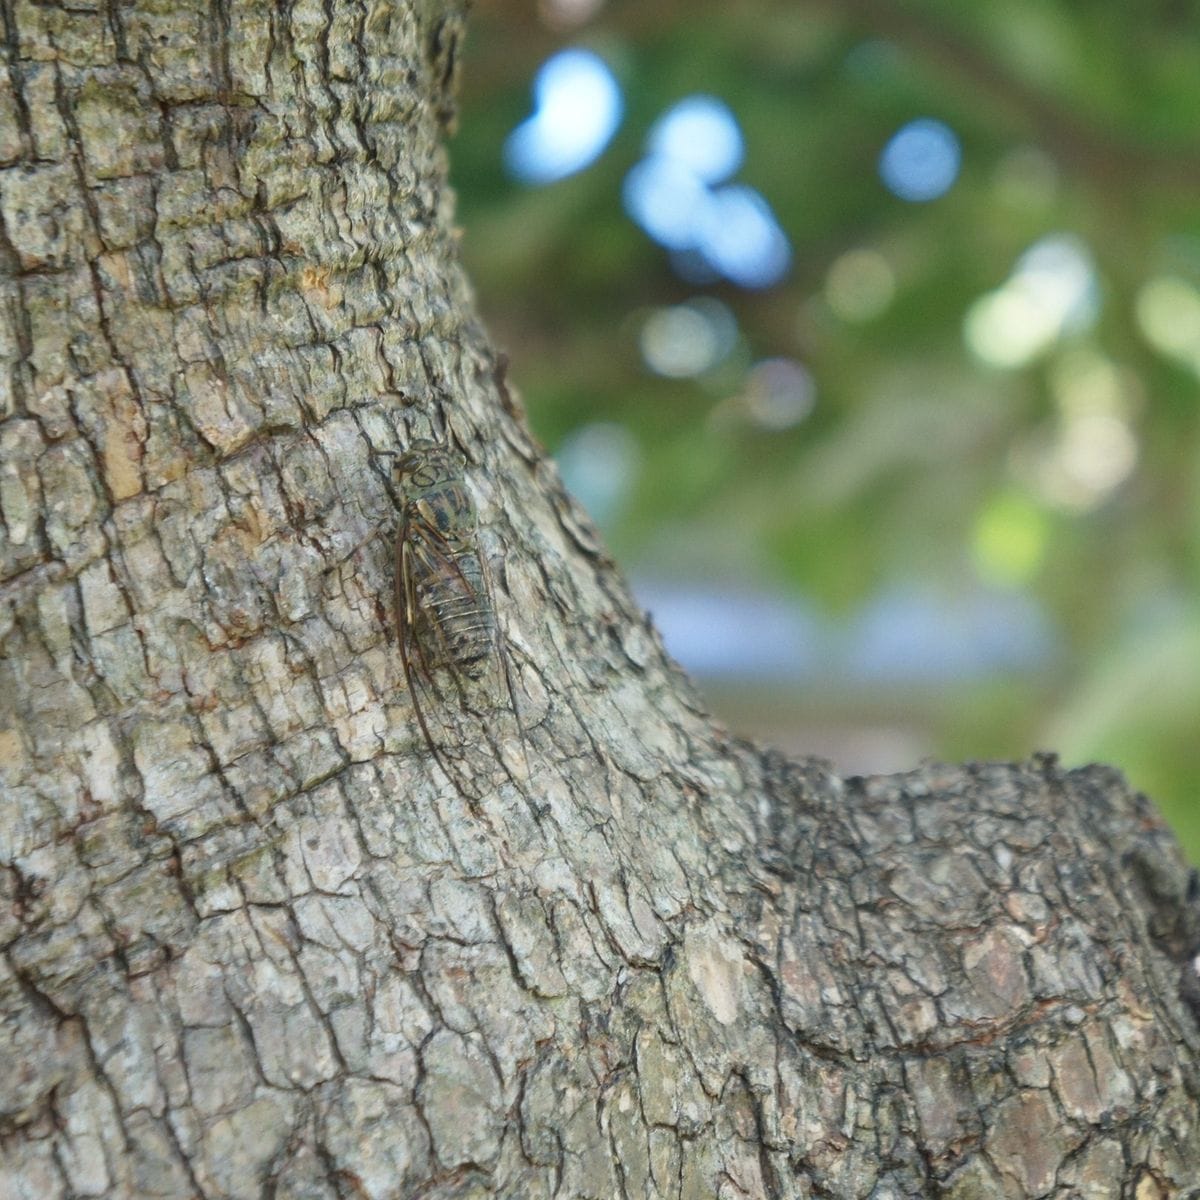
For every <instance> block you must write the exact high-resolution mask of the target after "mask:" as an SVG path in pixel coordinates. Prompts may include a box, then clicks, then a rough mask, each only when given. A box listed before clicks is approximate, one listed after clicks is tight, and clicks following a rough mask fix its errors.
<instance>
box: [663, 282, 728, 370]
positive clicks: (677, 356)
mask: <svg viewBox="0 0 1200 1200" xmlns="http://www.w3.org/2000/svg"><path fill="white" fill-rule="evenodd" d="M736 340H737V321H736V320H735V318H734V316H733V313H731V312H730V311H729V309H728V308H727V307H726V306H725V305H724V304H722V303H721V302H720V301H719V300H712V299H709V298H707V297H700V298H699V299H696V300H692V301H689V302H688V303H687V304H677V305H675V306H673V307H671V308H656V309H655V310H654V311H653V312H652V313H650V315H649V316H648V317H647V318H646V320H645V322H644V323H643V325H642V331H641V337H640V343H641V350H642V357H643V358H644V359H645V361H646V365H647V366H648V367H649V368H650V370H652V371H653V372H655V374H657V375H665V376H667V377H668V378H672V379H687V378H690V377H692V376H695V375H700V374H703V373H704V372H705V371H708V370H710V369H711V368H712V367H714V366H716V365H717V363H719V362H720V361H721V360H722V359H723V358H724V357H725V356H726V355H727V354H728V353H729V351H730V350H731V349H732V348H733V345H734V343H735V342H736Z"/></svg>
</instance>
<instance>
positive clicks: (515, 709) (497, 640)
mask: <svg viewBox="0 0 1200 1200" xmlns="http://www.w3.org/2000/svg"><path fill="white" fill-rule="evenodd" d="M479 565H480V569H481V572H482V575H483V586H484V588H485V589H486V591H487V598H488V603H489V604H490V605H491V608H492V612H493V613H495V614H496V619H495V620H494V621H493V623H492V630H493V633H492V642H493V654H492V658H493V661H494V662H495V663H496V665H497V669H498V671H499V673H500V676H501V679H502V680H503V684H504V693H505V696H506V699H507V703H508V705H509V707H510V709H511V711H512V718H513V722H514V723H515V725H516V729H517V739H518V741H519V742H520V744H521V761H522V762H523V763H524V766H525V774H526V776H527V777H528V775H529V752H528V744H529V742H528V739H527V738H526V736H525V724H524V722H523V721H522V719H521V705H520V704H519V702H518V701H517V691H516V688H515V687H514V686H513V671H512V658H511V655H510V654H509V650H508V639H507V638H506V637H505V636H504V629H503V627H502V625H501V624H500V619H499V609H498V608H497V607H496V589H495V586H494V585H493V583H492V569H491V567H490V566H489V564H488V558H487V555H486V554H484V553H483V552H482V549H481V551H480V555H479Z"/></svg>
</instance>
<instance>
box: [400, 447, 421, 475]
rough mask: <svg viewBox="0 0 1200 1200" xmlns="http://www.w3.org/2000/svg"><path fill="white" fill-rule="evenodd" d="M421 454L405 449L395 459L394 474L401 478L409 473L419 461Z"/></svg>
mask: <svg viewBox="0 0 1200 1200" xmlns="http://www.w3.org/2000/svg"><path fill="white" fill-rule="evenodd" d="M421 458H422V455H421V454H420V453H419V452H417V451H415V450H407V451H405V453H403V454H401V455H400V456H399V457H398V458H397V459H396V476H397V478H399V479H403V478H404V477H405V476H406V475H411V474H412V473H413V471H414V470H415V469H416V467H417V464H418V463H419V462H420V461H421Z"/></svg>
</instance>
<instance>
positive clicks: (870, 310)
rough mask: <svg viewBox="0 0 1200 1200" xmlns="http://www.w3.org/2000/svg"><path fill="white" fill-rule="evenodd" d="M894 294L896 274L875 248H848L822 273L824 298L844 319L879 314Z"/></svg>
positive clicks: (864, 317)
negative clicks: (823, 276)
mask: <svg viewBox="0 0 1200 1200" xmlns="http://www.w3.org/2000/svg"><path fill="white" fill-rule="evenodd" d="M895 294H896V276H895V274H894V272H893V271H892V268H891V266H889V264H888V261H887V259H886V258H884V257H883V255H882V254H880V253H879V251H877V250H847V251H846V253H845V254H843V255H841V256H840V257H839V258H837V259H835V260H834V263H833V265H832V266H831V267H830V268H829V274H828V275H827V276H826V277H825V302H826V303H827V304H828V305H829V307H830V309H831V310H832V311H833V312H834V313H835V314H836V315H837V316H839V317H841V319H842V320H843V321H869V320H871V319H872V318H873V317H877V316H879V314H880V313H882V312H883V311H884V310H885V309H886V308H887V306H888V305H889V304H891V302H892V298H893V297H894V296H895Z"/></svg>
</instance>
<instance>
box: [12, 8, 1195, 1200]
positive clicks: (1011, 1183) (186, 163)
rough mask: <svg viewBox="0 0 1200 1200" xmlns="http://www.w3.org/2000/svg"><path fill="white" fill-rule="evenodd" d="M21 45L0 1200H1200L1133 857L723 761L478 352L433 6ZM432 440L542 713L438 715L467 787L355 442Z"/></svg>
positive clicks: (1123, 818) (1068, 803)
mask: <svg viewBox="0 0 1200 1200" xmlns="http://www.w3.org/2000/svg"><path fill="white" fill-rule="evenodd" d="M0 10H2V13H3V18H4V22H5V29H4V34H5V50H6V56H7V70H6V72H5V73H4V75H3V81H2V83H0V168H2V169H0V217H2V223H3V228H2V230H0V235H2V236H0V255H2V259H3V261H2V262H0V268H2V272H3V278H2V281H0V289H2V296H3V308H2V319H0V338H2V339H3V348H4V350H5V351H6V352H7V355H8V358H9V363H10V365H9V367H8V369H7V371H6V372H5V374H4V375H3V378H2V380H0V383H2V384H3V393H2V395H0V453H2V455H3V470H2V474H0V516H2V518H3V528H2V530H0V538H2V540H0V572H2V574H0V578H2V581H3V582H2V584H0V589H2V590H0V636H2V637H3V654H4V657H3V664H2V667H0V771H2V772H3V774H2V780H3V789H4V790H3V797H4V802H3V828H2V831H0V947H2V949H3V954H2V957H0V1013H2V1014H3V1025H2V1027H0V1195H3V1196H4V1197H6V1198H7V1197H10V1196H12V1197H29V1198H31V1200H32V1198H36V1200H47V1198H53V1197H83V1196H113V1197H132V1196H138V1197H192V1196H203V1197H239V1198H241V1197H246V1198H250V1197H259V1196H271V1197H277V1198H283V1197H307V1198H314V1200H315V1198H318V1197H319V1198H330V1200H332V1198H333V1197H364V1196H367V1197H406V1196H417V1195H420V1196H423V1197H450V1196H454V1197H466V1196H486V1195H496V1196H509V1197H549V1196H559V1197H590V1196H594V1197H613V1196H624V1197H631V1198H632V1197H643V1196H645V1197H651V1196H653V1197H681V1198H682V1197H689V1198H693V1197H694V1198H697V1200H699V1198H703V1197H712V1196H721V1197H736V1196H754V1197H759V1196H773V1197H774V1196H779V1197H784V1196H787V1197H800V1196H825V1197H874V1198H876V1200H882V1198H884V1197H896V1198H898V1197H917V1196H943V1197H954V1198H955V1200H968V1198H982V1197H1026V1196H1055V1197H1067V1196H1070V1197H1088V1198H1092V1200H1099V1198H1102V1197H1129V1198H1136V1200H1162V1198H1165V1197H1178V1196H1185V1195H1189V1194H1195V1191H1194V1189H1195V1188H1196V1186H1197V1183H1198V1182H1200V1119H1198V1117H1197V1108H1196V1100H1197V1094H1198V1091H1200V1082H1198V1077H1197V1048H1198V1045H1200V1039H1198V1035H1197V1026H1196V1024H1195V1020H1194V1017H1193V1013H1192V1011H1191V1009H1190V1008H1189V1007H1188V1004H1187V1002H1186V1000H1185V999H1184V998H1183V996H1182V995H1181V986H1180V981H1181V977H1182V976H1181V971H1182V964H1183V963H1184V961H1185V958H1186V955H1187V953H1188V952H1189V951H1191V950H1192V949H1194V943H1195V938H1194V920H1193V918H1192V916H1191V907H1190V906H1191V904H1192V899H1191V896H1190V895H1189V891H1188V888H1189V876H1188V873H1187V870H1186V868H1185V866H1184V864H1183V862H1182V861H1181V859H1180V856H1179V854H1178V851H1177V850H1176V848H1175V847H1174V845H1173V843H1172V842H1171V840H1170V838H1169V836H1168V835H1167V834H1166V833H1165V831H1164V830H1163V827H1162V825H1161V824H1160V823H1159V821H1158V818H1157V817H1156V816H1155V815H1154V813H1153V811H1152V809H1151V808H1150V806H1149V805H1148V804H1147V802H1145V801H1144V800H1143V799H1142V798H1141V797H1138V796H1135V795H1132V794H1130V792H1129V790H1128V788H1127V787H1126V786H1125V784H1124V783H1123V782H1122V780H1121V779H1120V778H1119V777H1118V776H1117V775H1115V774H1114V773H1111V772H1109V771H1107V770H1104V769H1100V768H1093V769H1089V770H1086V771H1079V772H1064V771H1062V770H1060V769H1059V768H1058V767H1057V766H1056V765H1055V763H1054V761H1053V760H1052V759H1049V758H1047V759H1043V760H1038V761H1035V762H1033V763H1030V764H1026V765H1007V766H1004V765H1001V766H966V767H939V766H927V767H924V768H922V769H921V770H919V771H917V772H914V773H913V774H911V775H907V776H903V777H896V778H887V779H873V780H845V781H843V780H839V779H838V778H836V777H835V776H834V775H833V774H832V773H831V772H830V771H829V770H828V769H826V768H825V767H823V766H821V765H820V764H807V765H802V764H794V763H789V762H786V761H784V760H782V759H780V758H778V757H777V756H774V755H772V754H770V753H764V752H761V751H758V750H756V749H754V748H752V747H749V746H746V745H743V744H740V743H737V742H734V741H732V740H731V739H729V738H728V737H726V736H725V735H724V734H723V733H722V732H721V730H720V729H719V728H717V727H715V726H714V725H713V724H712V723H711V722H710V720H709V719H708V718H707V717H706V716H705V714H704V712H703V711H702V709H701V707H700V706H699V705H698V704H697V702H696V700H695V698H694V697H693V695H692V694H691V692H690V690H689V688H688V686H687V684H686V681H684V680H683V679H682V678H681V676H680V675H679V674H678V672H677V671H676V670H675V669H674V668H673V667H672V666H671V664H670V663H669V662H668V661H667V660H666V659H665V657H664V655H663V653H662V650H661V648H660V646H659V643H658V641H657V639H656V637H655V635H654V633H653V631H652V630H651V629H650V627H649V626H648V625H647V624H646V623H645V622H644V620H643V618H642V617H641V616H640V615H639V614H638V612H637V611H636V610H635V609H634V608H633V606H632V605H631V604H630V602H629V600H628V598H627V596H626V593H625V591H624V589H623V587H622V584H621V582H620V580H619V577H618V576H617V575H616V573H615V572H614V570H613V568H612V566H611V564H610V563H609V562H608V561H607V559H606V558H605V557H604V554H603V552H602V550H601V549H600V547H599V545H598V543H597V542H596V539H595V537H594V535H593V533H592V531H591V529H590V527H589V525H588V523H587V521H586V519H585V518H583V517H582V516H581V515H580V514H579V513H578V512H577V510H576V509H575V508H574V507H573V506H572V504H571V502H570V501H569V500H568V499H567V498H566V497H565V496H564V495H563V493H562V491H561V488H560V487H559V484H558V482H557V479H556V476H555V474H554V472H553V468H552V467H551V466H549V465H548V464H546V463H545V462H544V461H543V460H542V459H541V457H540V456H539V454H538V452H537V449H536V447H535V446H534V445H533V443H532V442H531V441H530V440H529V438H528V436H527V434H526V432H525V430H524V428H523V426H522V423H521V417H520V413H519V410H518V408H517V406H516V405H515V404H514V402H513V401H512V400H511V399H510V398H509V397H508V396H507V393H506V392H505V390H504V388H503V386H502V385H501V384H498V383H497V382H496V379H495V377H494V367H493V358H492V355H491V351H490V350H489V349H488V347H487V344H486V341H485V338H484V335H483V333H482V331H481V330H480V328H479V326H478V324H477V323H476V321H475V319H474V317H473V316H472V308H471V300H470V296H469V294H468V290H467V287H466V284H465V282H464V280H463V277H462V274H461V271H460V268H459V266H458V263H457V260H456V256H455V233H454V230H453V228H452V224H451V213H450V208H449V203H450V201H449V195H448V192H447V189H446V186H445V162H444V158H443V152H442V150H441V149H440V137H441V134H442V131H443V127H444V125H445V124H446V122H447V121H448V119H449V117H450V114H451V107H450V89H451V88H452V83H453V73H454V71H453V69H454V61H455V54H456V46H457V44H458V40H459V37H460V34H461V25H462V22H461V18H460V15H459V14H457V13H455V12H453V11H447V10H445V9H442V8H439V7H437V6H435V5H433V4H420V5H415V6H408V5H404V4H400V3H392V2H390V0H378V2H374V0H368V2H366V3H351V2H350V0H330V2H329V3H326V4H318V3H315V2H300V3H296V4H293V5H286V6H277V5H275V4H270V3H266V2H265V0H222V2H217V3H213V4H211V5H209V6H206V7H200V6H196V5H192V4H189V3H185V2H178V3H176V2H174V0H171V2H166V0H140V2H138V3H115V2H113V3H109V2H101V3H98V4H97V5H96V6H94V7H93V4H92V0H80V3H79V4H77V5H75V6H74V7H71V8H64V7H59V6H41V5H37V4H33V3H29V2H28V0H3V4H2V5H0ZM443 432H446V433H447V434H448V436H449V438H450V442H451V445H452V446H454V447H456V448H457V450H459V451H461V453H462V456H463V460H464V462H465V464H466V471H467V477H468V481H469V484H470V487H471V488H472V490H473V493H474V495H475V497H476V499H477V501H478V505H479V508H480V512H481V515H482V519H483V532H482V534H481V537H482V539H483V542H484V547H485V549H486V551H487V553H488V555H489V557H490V559H491V561H492V562H493V563H495V564H496V566H497V571H496V574H497V589H496V590H497V605H498V609H499V613H500V619H501V622H502V624H503V626H504V628H505V629H506V631H507V634H508V640H509V648H510V658H511V661H512V664H513V673H514V675H515V676H516V677H517V679H516V686H517V691H518V694H519V696H520V699H521V703H522V705H523V707H524V710H525V711H524V715H525V723H526V725H527V727H528V728H527V735H528V738H527V740H528V746H527V754H526V755H525V756H522V754H521V753H520V745H519V742H518V741H517V739H515V738H514V737H513V736H512V729H511V727H510V722H509V720H508V715H507V714H505V713H504V712H503V711H502V710H503V704H502V703H498V704H491V705H489V703H487V702H480V703H477V704H467V705H459V704H447V705H446V706H445V708H444V710H442V709H439V710H438V711H436V712H433V713H432V714H431V716H432V722H433V724H434V725H435V732H436V736H437V737H438V738H439V740H443V741H444V743H445V744H446V745H448V746H450V747H451V748H452V749H453V754H452V760H451V761H452V767H451V770H452V772H453V773H454V774H455V775H456V776H457V786H455V785H453V784H451V782H450V781H449V780H448V779H447V777H446V776H445V775H444V774H443V773H442V772H441V771H440V770H439V769H438V767H437V765H436V764H435V763H434V761H433V760H432V759H431V756H430V754H429V752H428V750H427V748H426V747H425V745H424V742H423V740H422V738H421V736H420V733H419V730H418V728H417V726H416V723H415V722H414V719H413V717H414V714H413V709H412V704H411V700H410V697H409V695H408V693H407V690H406V689H405V687H404V682H403V679H404V677H403V672H402V666H401V662H400V659H399V656H398V653H397V644H396V642H395V640H394V638H393V637H391V636H390V634H389V630H390V627H391V624H392V614H391V608H390V605H391V600H390V586H391V582H390V580H391V561H392V546H391V537H392V535H393V534H394V529H395V512H396V497H395V495H394V492H393V491H392V490H391V488H390V482H389V474H388V460H387V459H386V458H384V457H383V456H382V454H381V452H384V451H391V450H396V449H399V448H403V447H405V446H406V445H408V444H409V443H410V442H411V441H412V440H413V439H414V438H417V437H421V436H429V435H430V434H433V435H435V436H440V435H441V434H442V433H443ZM372 535H374V536H372ZM364 539H367V541H366V544H365V546H363V548H362V549H361V550H360V551H358V552H357V553H355V554H353V555H351V556H350V557H349V558H348V559H345V561H340V560H342V559H343V558H344V556H345V555H346V554H347V553H348V552H349V551H350V550H352V549H353V547H354V546H355V545H356V544H358V543H359V542H362V541H363V540H364ZM526 760H527V761H526ZM1188 978H1190V976H1189V977H1188Z"/></svg>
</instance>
